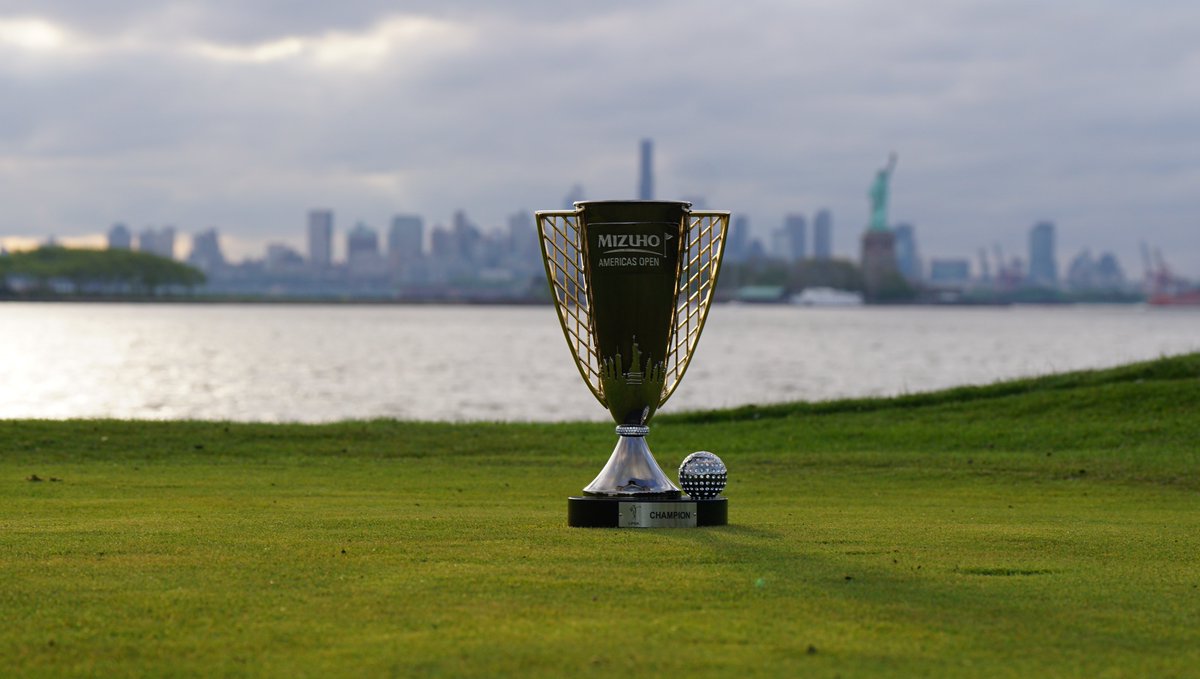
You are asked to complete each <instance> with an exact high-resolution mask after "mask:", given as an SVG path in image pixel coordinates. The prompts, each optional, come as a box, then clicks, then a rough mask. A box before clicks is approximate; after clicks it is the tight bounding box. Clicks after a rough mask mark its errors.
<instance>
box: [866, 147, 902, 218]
mask: <svg viewBox="0 0 1200 679" xmlns="http://www.w3.org/2000/svg"><path fill="white" fill-rule="evenodd" d="M895 169H896V154H895V153H892V154H891V155H890V156H888V164H887V166H886V167H883V168H880V169H879V171H878V172H876V173H875V183H874V184H872V185H871V191H870V192H869V193H868V194H867V196H868V197H869V198H870V199H871V223H870V226H869V227H868V228H869V229H870V230H871V231H887V230H888V221H887V209H888V182H890V181H891V179H892V172H893V171H895Z"/></svg>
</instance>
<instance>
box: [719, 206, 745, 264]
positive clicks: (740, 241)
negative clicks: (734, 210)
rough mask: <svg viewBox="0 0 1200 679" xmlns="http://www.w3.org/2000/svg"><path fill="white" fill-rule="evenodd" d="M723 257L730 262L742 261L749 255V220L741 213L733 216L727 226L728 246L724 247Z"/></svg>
mask: <svg viewBox="0 0 1200 679" xmlns="http://www.w3.org/2000/svg"><path fill="white" fill-rule="evenodd" d="M725 257H727V258H728V259H729V260H730V261H732V262H744V261H745V260H746V259H747V258H749V257H750V220H748V219H746V217H745V216H743V215H737V216H735V217H734V218H733V224H732V225H731V226H730V227H729V246H728V247H727V248H726V249H725Z"/></svg>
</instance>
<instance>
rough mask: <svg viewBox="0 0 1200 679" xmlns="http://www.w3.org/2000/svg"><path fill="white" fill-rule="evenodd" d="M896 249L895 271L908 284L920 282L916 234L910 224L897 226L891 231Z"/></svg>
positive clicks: (919, 261)
mask: <svg viewBox="0 0 1200 679" xmlns="http://www.w3.org/2000/svg"><path fill="white" fill-rule="evenodd" d="M892 234H893V238H894V241H895V248H896V269H897V270H898V271H899V272H900V275H901V276H904V278H905V279H907V280H908V281H909V282H915V281H919V280H921V258H920V256H919V255H918V254H917V233H916V230H915V229H913V226H912V224H897V225H896V228H894V229H892Z"/></svg>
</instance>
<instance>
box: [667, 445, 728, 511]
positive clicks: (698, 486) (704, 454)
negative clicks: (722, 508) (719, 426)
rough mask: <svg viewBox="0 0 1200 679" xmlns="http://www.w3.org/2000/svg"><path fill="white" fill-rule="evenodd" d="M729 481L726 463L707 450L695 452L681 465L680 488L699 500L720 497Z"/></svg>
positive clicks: (684, 459)
mask: <svg viewBox="0 0 1200 679" xmlns="http://www.w3.org/2000/svg"><path fill="white" fill-rule="evenodd" d="M728 479H729V471H728V470H727V469H725V463H724V462H722V461H721V458H719V457H717V456H716V455H713V454H712V453H710V452H708V451H707V450H700V451H697V452H694V453H692V454H691V455H688V456H687V457H685V458H683V462H681V463H680V464H679V486H680V487H681V488H683V492H685V493H687V494H688V495H689V496H691V497H693V498H696V499H699V500H705V499H708V498H711V497H716V496H718V495H720V494H721V491H722V490H725V483H726V481H728Z"/></svg>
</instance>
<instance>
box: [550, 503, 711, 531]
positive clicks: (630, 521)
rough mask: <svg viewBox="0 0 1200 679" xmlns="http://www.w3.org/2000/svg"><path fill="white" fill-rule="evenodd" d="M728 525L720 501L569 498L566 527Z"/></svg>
mask: <svg viewBox="0 0 1200 679" xmlns="http://www.w3.org/2000/svg"><path fill="white" fill-rule="evenodd" d="M728 523H729V503H728V501H727V500H726V499H725V498H723V497H716V498H708V499H703V500H702V499H698V498H684V499H680V500H654V501H648V500H639V499H636V498H624V497H620V498H618V497H588V496H583V497H571V498H568V499H567V525H569V526H572V527H577V528H697V527H700V526H724V525H726V524H728Z"/></svg>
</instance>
